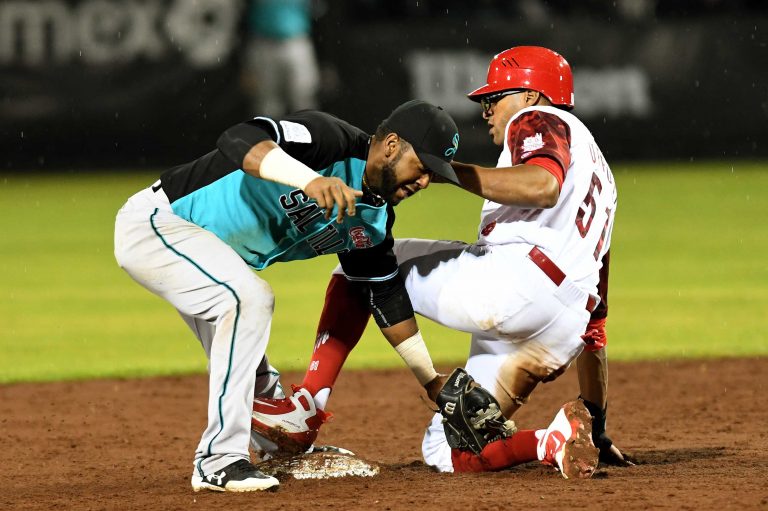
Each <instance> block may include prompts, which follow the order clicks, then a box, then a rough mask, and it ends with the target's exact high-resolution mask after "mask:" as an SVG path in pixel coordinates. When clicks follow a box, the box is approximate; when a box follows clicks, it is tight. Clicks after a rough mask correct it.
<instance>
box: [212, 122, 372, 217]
mask: <svg viewBox="0 0 768 511" xmlns="http://www.w3.org/2000/svg"><path fill="white" fill-rule="evenodd" d="M266 121H269V122H270V123H271V124H269V123H266ZM273 137H274V138H273ZM280 138H281V133H280V128H278V126H277V124H275V123H274V121H271V120H268V119H254V120H252V121H248V122H244V123H240V124H238V125H235V126H232V127H231V128H229V129H228V130H226V131H225V132H224V133H222V134H221V136H220V137H219V140H218V143H217V146H218V148H219V151H221V153H222V154H224V155H225V156H226V157H227V158H229V159H230V160H231V161H232V162H234V163H235V164H236V165H238V166H239V167H240V168H241V169H242V170H243V171H244V172H246V173H248V174H250V175H252V176H254V177H257V178H260V179H266V180H268V181H274V182H277V183H281V184H284V185H287V186H291V187H293V188H298V189H300V190H302V191H303V192H304V193H306V194H307V196H308V197H310V198H311V199H314V200H315V201H316V202H317V205H318V206H320V207H321V208H323V209H325V217H326V218H330V217H331V214H332V212H333V209H334V207H338V210H337V213H336V221H337V222H339V223H340V222H341V221H342V219H343V218H344V215H345V214H347V215H349V216H354V215H355V209H356V208H355V198H356V197H361V196H362V195H363V192H362V191H361V190H355V189H353V188H350V187H349V186H347V184H346V183H344V181H342V180H341V179H339V178H336V177H325V176H321V175H319V174H318V173H316V172H315V171H314V170H312V169H311V168H310V167H308V166H307V165H306V164H304V163H303V162H301V161H299V160H297V159H296V158H294V157H292V156H291V155H289V154H288V153H286V152H285V151H284V150H283V149H282V148H281V147H280V146H279V145H278V144H277V143H276V142H275V140H280Z"/></svg>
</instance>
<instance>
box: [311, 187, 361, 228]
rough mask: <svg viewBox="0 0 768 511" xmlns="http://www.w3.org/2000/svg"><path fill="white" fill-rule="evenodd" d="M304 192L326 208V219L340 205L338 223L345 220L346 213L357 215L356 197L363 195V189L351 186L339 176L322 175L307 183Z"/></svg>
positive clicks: (337, 216)
mask: <svg viewBox="0 0 768 511" xmlns="http://www.w3.org/2000/svg"><path fill="white" fill-rule="evenodd" d="M304 193H306V194H307V196H308V197H309V198H310V199H314V200H315V202H317V205H318V206H320V207H321V208H323V209H325V219H326V220H329V219H330V218H331V215H332V214H333V208H334V207H336V206H338V211H337V213H336V223H339V224H340V223H341V222H342V220H344V215H345V214H346V215H347V216H355V198H356V197H362V196H363V191H362V190H355V189H354V188H350V187H349V186H347V184H346V183H345V182H344V181H342V180H341V179H339V178H338V177H325V176H320V177H318V178H316V179H313V180H312V181H310V182H309V184H307V186H306V188H305V189H304Z"/></svg>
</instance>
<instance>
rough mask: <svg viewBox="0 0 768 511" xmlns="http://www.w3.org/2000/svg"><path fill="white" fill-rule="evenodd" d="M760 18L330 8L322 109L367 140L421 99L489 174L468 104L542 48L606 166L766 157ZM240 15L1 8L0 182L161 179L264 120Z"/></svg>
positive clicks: (211, 7)
mask: <svg viewBox="0 0 768 511" xmlns="http://www.w3.org/2000/svg"><path fill="white" fill-rule="evenodd" d="M765 3H766V2H757V1H741V2H740V1H732V2H719V1H716V0H709V1H698V2H697V1H664V0H658V1H645V0H636V1H629V0H626V1H617V2H608V1H606V2H602V1H587V2H565V1H562V2H557V1H550V2H547V1H536V0H529V1H520V2H502V1H482V0H478V1H477V2H471V3H470V2H459V1H436V0H435V1H428V0H420V1H419V2H416V1H415V0H409V1H406V0H399V1H389V2H384V1H377V0H354V1H353V0H346V1H343V0H336V1H330V0H328V1H327V2H326V3H324V4H318V5H317V10H316V16H315V27H314V34H313V37H314V40H315V42H316V50H317V55H318V59H319V61H320V63H321V67H322V76H323V86H322V90H321V96H320V100H321V107H322V108H323V109H325V110H327V111H330V112H332V113H334V114H336V115H338V116H340V117H342V118H345V119H347V120H349V121H350V122H352V123H354V124H357V125H358V126H360V127H362V128H363V129H367V130H373V129H374V128H375V126H376V125H377V123H378V122H379V121H380V120H381V119H382V118H384V117H386V115H387V114H388V113H389V111H391V109H392V108H394V107H395V106H396V105H397V104H399V103H400V102H402V101H404V100H406V99H409V98H412V97H419V98H423V99H426V100H429V101H432V102H435V103H437V104H440V105H442V106H444V107H445V108H446V109H447V110H448V111H449V112H450V113H451V114H453V115H454V117H455V118H456V120H457V122H458V123H459V127H460V130H461V136H462V142H461V146H460V150H459V153H458V155H457V158H458V159H464V160H485V161H487V160H492V159H493V157H494V155H495V152H494V151H491V152H492V153H493V154H491V155H489V149H490V144H489V142H488V139H487V134H486V130H485V127H484V124H483V122H482V120H481V119H480V116H479V107H477V105H476V104H474V103H472V102H470V101H468V100H467V99H466V97H465V94H466V93H467V92H468V91H470V90H472V89H473V88H474V87H477V86H479V85H481V84H482V83H484V81H485V74H486V71H487V65H488V62H489V60H490V59H491V57H492V56H493V55H494V54H495V53H497V52H499V51H501V50H504V49H506V48H509V47H511V46H515V45H522V44H535V45H542V46H548V47H550V48H552V49H554V50H556V51H558V52H560V53H562V54H563V55H564V56H565V57H566V58H567V59H568V60H569V62H570V63H571V65H572V67H573V69H574V74H575V81H576V109H575V113H576V114H577V115H579V116H580V117H581V118H582V119H583V120H584V121H585V122H586V124H587V125H588V126H589V127H590V128H591V129H592V131H593V133H594V134H595V136H596V138H597V139H598V141H599V143H600V144H601V146H602V147H603V149H604V152H605V153H606V154H607V156H608V157H609V158H610V159H683V160H689V159H704V158H764V157H766V156H768V139H767V138H768V65H767V64H768V46H767V45H768V36H766V29H768V7H766V6H765V5H764V4H765ZM470 4H471V5H472V7H471V8H470V7H468V6H469V5H470ZM573 4H576V5H575V6H574V5H573ZM244 7H245V6H244V3H243V2H241V1H239V0H208V1H197V2H192V1H189V0H125V1H122V0H42V1H24V0H13V1H12V0H4V1H0V169H4V170H21V169H60V168H65V169H93V168H97V169H98V168H127V169H132V168H137V167H142V166H150V167H163V166H168V165H173V164H176V163H179V162H180V161H185V160H188V159H191V158H194V157H197V156H198V155H200V154H202V153H204V152H207V151H208V150H210V148H212V145H213V144H214V143H215V140H216V137H217V136H218V134H219V133H220V132H221V131H222V130H223V129H224V128H226V127H227V126H229V125H230V124H233V123H236V122H239V121H241V120H243V119H247V118H249V117H252V116H253V115H257V114H258V113H259V112H252V111H250V108H249V107H248V106H247V105H248V102H247V101H246V99H245V95H244V94H243V90H242V87H241V78H240V60H241V52H240V50H241V48H242V35H243V29H244V24H243V19H244Z"/></svg>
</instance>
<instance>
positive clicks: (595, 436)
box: [579, 396, 637, 467]
mask: <svg viewBox="0 0 768 511" xmlns="http://www.w3.org/2000/svg"><path fill="white" fill-rule="evenodd" d="M579 397H581V396H579ZM581 400H582V401H584V406H586V407H587V410H589V414H590V415H592V441H593V442H594V443H595V447H597V448H598V449H599V451H600V463H605V464H606V465H613V466H615V467H629V466H632V465H636V464H637V461H636V460H635V459H634V458H633V457H631V456H629V455H628V454H623V453H622V452H621V451H620V450H619V449H618V447H616V446H615V445H613V440H611V438H610V437H609V436H608V434H607V433H606V432H605V426H606V412H607V411H608V407H607V406H606V407H605V408H600V406H599V405H597V404H595V403H593V402H591V401H587V400H586V399H584V398H581Z"/></svg>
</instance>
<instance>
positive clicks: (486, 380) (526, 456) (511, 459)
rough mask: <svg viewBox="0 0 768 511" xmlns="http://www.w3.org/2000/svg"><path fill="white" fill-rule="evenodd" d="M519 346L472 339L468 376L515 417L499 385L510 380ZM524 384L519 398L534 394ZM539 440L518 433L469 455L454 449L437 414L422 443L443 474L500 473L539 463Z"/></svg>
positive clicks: (429, 461)
mask: <svg viewBox="0 0 768 511" xmlns="http://www.w3.org/2000/svg"><path fill="white" fill-rule="evenodd" d="M518 350H519V345H518V344H516V343H513V342H510V341H504V340H496V341H490V340H489V339H483V338H482V337H481V336H479V335H473V336H472V347H471V351H470V356H469V359H468V360H467V365H466V369H467V372H468V373H469V374H470V375H471V376H472V377H473V378H474V379H475V381H476V382H477V383H479V384H480V385H482V386H483V387H485V388H487V389H489V390H490V391H491V393H492V394H494V397H496V398H497V400H499V404H500V405H501V407H502V412H503V413H504V414H505V416H506V417H511V416H512V414H513V413H514V411H515V410H516V409H517V407H519V404H516V403H515V404H516V405H517V406H514V405H513V404H512V400H511V399H509V398H508V397H507V396H506V394H505V393H504V391H503V390H500V389H499V387H498V382H499V381H500V380H503V379H504V377H505V376H506V377H509V376H510V374H509V371H510V363H509V361H510V359H512V358H514V355H515V354H516V353H517V352H518ZM519 379H520V380H522V382H523V384H522V385H521V386H520V387H519V388H517V389H516V390H515V392H516V393H517V394H518V395H522V394H525V395H526V396H527V393H526V392H530V390H533V387H535V384H533V385H532V386H531V385H530V384H529V383H528V381H527V379H526V378H519ZM537 446H538V438H537V436H536V431H535V430H518V431H517V432H516V433H515V434H514V435H512V436H511V437H510V438H506V439H504V440H500V441H498V442H493V443H490V444H488V445H487V446H486V448H485V449H484V450H483V452H482V453H481V454H480V455H476V454H474V453H472V452H469V451H459V450H458V449H451V447H450V446H449V445H448V441H447V439H446V436H445V432H444V429H443V425H442V417H441V416H440V414H435V416H434V417H433V419H432V422H431V423H430V424H429V426H428V427H427V430H426V432H425V434H424V439H423V441H422V455H423V456H424V461H425V462H426V463H427V464H428V465H431V466H434V467H435V468H437V469H438V470H439V471H441V472H454V471H455V472H484V471H493V470H500V469H503V468H508V467H511V466H515V465H519V464H521V463H526V462H529V461H535V460H536V459H537Z"/></svg>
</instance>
